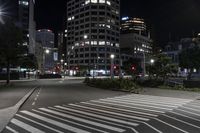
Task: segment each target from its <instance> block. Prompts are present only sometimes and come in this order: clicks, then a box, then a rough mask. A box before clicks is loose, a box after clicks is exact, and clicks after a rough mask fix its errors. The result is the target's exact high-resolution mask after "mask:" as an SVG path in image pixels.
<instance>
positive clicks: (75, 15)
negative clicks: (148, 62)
mask: <svg viewBox="0 0 200 133" xmlns="http://www.w3.org/2000/svg"><path fill="white" fill-rule="evenodd" d="M66 32H67V33H66V37H67V57H68V67H69V68H70V69H74V68H75V67H77V66H78V67H87V69H88V70H97V69H98V70H102V71H105V72H107V71H109V70H110V66H111V64H110V63H111V59H110V55H111V54H115V60H114V63H115V64H116V65H117V64H119V55H120V50H119V43H120V41H119V37H120V0H69V1H68V2H67V25H66Z"/></svg>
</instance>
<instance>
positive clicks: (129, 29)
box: [121, 17, 147, 35]
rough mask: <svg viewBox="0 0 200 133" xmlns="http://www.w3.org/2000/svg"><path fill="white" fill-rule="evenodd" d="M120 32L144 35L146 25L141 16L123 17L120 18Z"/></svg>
mask: <svg viewBox="0 0 200 133" xmlns="http://www.w3.org/2000/svg"><path fill="white" fill-rule="evenodd" d="M121 33H122V34H125V33H137V34H139V35H146V34H147V26H146V23H145V21H144V19H142V18H129V17H123V18H122V19H121Z"/></svg>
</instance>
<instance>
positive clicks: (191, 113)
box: [176, 108, 200, 117]
mask: <svg viewBox="0 0 200 133" xmlns="http://www.w3.org/2000/svg"><path fill="white" fill-rule="evenodd" d="M176 110H178V111H182V112H185V113H188V114H192V115H196V116H199V117H200V114H197V113H194V112H190V111H186V110H183V109H179V108H178V109H176Z"/></svg>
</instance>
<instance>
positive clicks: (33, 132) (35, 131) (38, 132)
mask: <svg viewBox="0 0 200 133" xmlns="http://www.w3.org/2000/svg"><path fill="white" fill-rule="evenodd" d="M11 123H13V124H15V125H17V126H19V127H21V128H23V129H25V130H27V131H29V132H31V133H45V132H43V131H41V130H39V129H37V128H35V127H32V126H30V125H28V124H26V123H24V122H21V121H19V120H17V119H12V120H11Z"/></svg>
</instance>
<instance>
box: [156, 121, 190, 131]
mask: <svg viewBox="0 0 200 133" xmlns="http://www.w3.org/2000/svg"><path fill="white" fill-rule="evenodd" d="M154 119H155V120H157V121H159V122H161V123H163V124H165V125H168V126H170V127H172V128H174V129H177V130H179V131H181V132H183V133H189V132H187V131H185V130H182V129H180V128H178V127H176V126H174V125H172V124H169V123H167V122H164V121H163V120H160V119H157V118H154Z"/></svg>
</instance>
